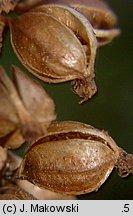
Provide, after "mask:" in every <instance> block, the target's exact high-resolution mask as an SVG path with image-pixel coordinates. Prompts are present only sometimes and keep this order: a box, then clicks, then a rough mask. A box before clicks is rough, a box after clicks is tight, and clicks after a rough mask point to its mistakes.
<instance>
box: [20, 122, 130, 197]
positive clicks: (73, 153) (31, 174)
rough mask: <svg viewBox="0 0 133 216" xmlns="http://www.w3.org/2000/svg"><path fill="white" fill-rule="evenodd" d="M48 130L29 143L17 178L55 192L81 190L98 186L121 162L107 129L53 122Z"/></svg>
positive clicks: (72, 192)
mask: <svg viewBox="0 0 133 216" xmlns="http://www.w3.org/2000/svg"><path fill="white" fill-rule="evenodd" d="M48 131H49V133H48V134H47V136H44V137H42V138H40V139H38V140H37V141H36V142H34V143H33V144H32V145H31V146H30V147H29V149H28V151H27V153H26V154H25V157H24V159H23V161H22V163H21V166H20V169H19V171H18V176H17V178H20V179H26V180H28V181H30V182H31V183H33V184H35V185H37V186H39V187H41V188H46V189H49V190H53V191H55V192H60V193H66V194H83V193H87V192H92V191H96V190H98V188H99V187H100V186H101V185H102V184H103V183H104V182H105V181H106V179H107V178H108V176H109V174H110V173H111V171H112V170H113V168H114V167H115V166H117V167H119V166H120V164H121V165H122V158H121V152H122V151H123V150H121V149H120V148H119V147H118V146H117V145H116V143H115V142H114V141H113V139H112V138H111V137H110V136H109V135H108V134H107V132H104V131H100V130H98V129H96V128H94V127H92V126H90V125H86V124H82V123H79V122H62V123H55V124H52V125H51V126H50V127H49V129H48ZM120 158H121V162H120V160H119V159H120ZM132 158H133V156H132ZM118 160H119V161H118ZM130 165H131V163H127V166H129V167H128V168H129V170H130V171H129V173H131V169H130V168H131V167H130ZM31 170H32V171H31ZM129 173H128V174H129Z"/></svg>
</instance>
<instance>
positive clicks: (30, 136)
mask: <svg viewBox="0 0 133 216" xmlns="http://www.w3.org/2000/svg"><path fill="white" fill-rule="evenodd" d="M12 75H13V82H12V81H11V80H10V79H9V78H8V77H7V75H6V73H5V71H4V70H3V68H2V67H1V68H0V122H1V125H0V144H1V145H2V146H5V147H6V148H18V147H19V146H20V145H22V143H24V142H25V141H31V140H34V139H36V138H38V137H39V136H40V135H43V134H44V133H45V132H46V129H47V127H48V125H49V124H50V123H51V121H52V120H54V119H55V118H56V115H55V106H54V103H53V100H52V99H51V98H50V97H49V96H48V95H47V93H46V92H45V91H44V89H43V88H42V87H41V86H40V85H39V84H37V83H36V82H35V81H33V80H31V79H30V78H29V77H28V76H27V75H25V74H24V73H23V72H22V71H21V70H20V69H19V68H17V67H15V66H13V67H12Z"/></svg>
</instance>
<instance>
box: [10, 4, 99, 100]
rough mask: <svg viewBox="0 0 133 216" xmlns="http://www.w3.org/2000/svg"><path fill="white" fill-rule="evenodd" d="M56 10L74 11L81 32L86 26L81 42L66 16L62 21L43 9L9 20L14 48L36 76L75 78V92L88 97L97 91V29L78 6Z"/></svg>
mask: <svg viewBox="0 0 133 216" xmlns="http://www.w3.org/2000/svg"><path fill="white" fill-rule="evenodd" d="M51 9H52V8H51V7H50V8H49V11H50V10H51ZM55 9H56V10H57V11H60V13H62V12H65V13H66V12H67V14H70V15H71V17H72V18H73V19H74V20H76V22H77V27H78V28H77V31H78V32H79V31H81V27H82V29H83V33H82V34H80V33H78V35H79V37H80V36H81V41H80V38H78V37H77V35H76V34H75V32H74V31H73V28H72V29H71V28H69V25H68V26H67V25H66V22H67V21H66V20H65V18H66V17H65V18H64V20H63V22H61V21H60V20H59V19H57V18H58V17H56V16H54V14H53V13H50V12H49V13H48V12H46V13H45V12H44V9H43V8H41V9H40V8H39V10H38V11H36V10H35V11H34V10H33V11H31V12H28V13H25V14H24V15H22V16H20V17H18V18H17V19H15V20H10V21H9V25H10V29H11V42H12V46H13V49H14V51H15V53H16V55H17V57H18V58H19V59H20V61H21V62H22V64H23V65H24V66H25V67H27V69H28V70H29V71H30V72H32V73H33V74H34V75H35V76H37V77H38V78H40V79H42V80H44V81H46V82H52V83H60V82H65V81H69V80H75V81H74V83H72V86H73V91H74V92H75V93H76V94H78V95H79V96H80V97H81V98H82V101H85V100H88V99H89V98H91V97H92V96H93V95H94V94H95V92H96V85H95V81H94V77H95V74H94V62H95V55H96V48H97V41H96V38H95V35H94V32H93V29H92V27H91V25H90V24H89V22H88V21H87V19H86V18H85V17H84V16H82V15H81V14H79V13H78V12H76V11H75V10H74V9H71V8H69V7H66V8H65V7H64V6H63V7H62V8H61V7H58V6H56V8H55ZM79 27H80V28H79ZM74 29H76V27H74ZM31 32H32V34H31ZM82 43H83V44H82Z"/></svg>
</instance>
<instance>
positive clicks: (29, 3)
mask: <svg viewBox="0 0 133 216" xmlns="http://www.w3.org/2000/svg"><path fill="white" fill-rule="evenodd" d="M45 1H46V2H47V0H23V1H20V2H18V4H17V6H16V8H15V11H16V12H19V13H22V12H25V11H28V10H29V9H31V8H33V7H35V6H37V5H38V4H40V3H44V2H45Z"/></svg>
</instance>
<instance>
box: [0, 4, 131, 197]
mask: <svg viewBox="0 0 133 216" xmlns="http://www.w3.org/2000/svg"><path fill="white" fill-rule="evenodd" d="M106 2H108V4H109V5H110V6H111V8H112V9H113V11H114V12H115V13H116V14H117V16H118V27H119V28H120V29H121V35H120V36H119V37H118V38H116V39H115V40H114V41H113V42H112V43H111V44H109V45H107V46H105V47H103V48H101V49H99V50H98V53H97V59H96V66H95V68H96V82H97V86H98V93H97V94H96V96H94V97H93V98H92V99H91V100H90V101H88V102H86V103H84V104H82V105H79V104H78V102H79V98H78V97H77V96H76V95H74V94H73V93H72V91H71V90H70V83H69V82H68V83H66V84H56V85H55V84H54V85H52V84H50V85H48V84H43V83H42V82H41V81H40V82H41V84H43V85H44V87H45V89H46V90H47V92H48V93H49V95H50V96H51V97H52V98H53V99H54V101H55V104H56V111H57V114H58V120H61V121H63V120H73V121H81V122H84V123H87V124H90V125H93V126H94V127H96V128H99V129H104V130H107V131H108V132H109V134H110V135H111V136H112V137H113V138H114V140H115V141H116V143H117V144H118V145H119V146H120V147H122V148H123V149H125V150H126V151H127V152H130V153H133V0H117V1H116V0H106ZM0 64H2V65H3V66H4V67H5V69H6V70H7V71H9V68H10V65H11V64H15V65H17V66H19V67H21V68H22V69H23V70H24V71H25V72H26V73H28V71H27V70H26V69H25V68H24V67H23V66H22V65H21V63H20V62H19V61H18V59H17V58H16V56H15V54H14V52H13V50H12V47H11V45H10V37H9V32H8V30H7V34H6V35H5V41H4V47H3V52H2V56H1V58H0ZM28 74H29V73H28ZM29 75H30V76H31V77H33V76H32V75H31V74H29ZM34 79H35V78H34ZM17 153H18V154H20V151H17ZM78 199H97V200H99V199H108V200H109V199H127V200H128V199H133V176H129V177H128V178H126V179H122V178H120V177H119V176H118V174H117V172H116V171H113V173H112V174H111V176H110V177H109V178H108V180H107V181H106V182H105V183H104V184H103V186H102V187H101V188H100V189H99V191H98V192H93V193H90V194H86V195H82V196H78Z"/></svg>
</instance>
